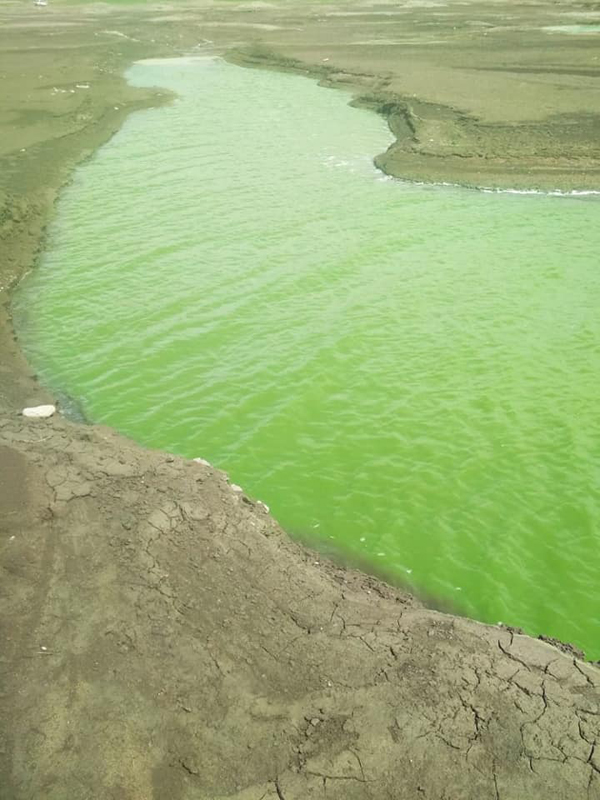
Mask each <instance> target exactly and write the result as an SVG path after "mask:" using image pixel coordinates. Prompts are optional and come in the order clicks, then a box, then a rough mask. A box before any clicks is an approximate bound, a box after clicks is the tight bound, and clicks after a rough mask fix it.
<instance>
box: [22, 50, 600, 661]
mask: <svg viewBox="0 0 600 800" xmlns="http://www.w3.org/2000/svg"><path fill="white" fill-rule="evenodd" d="M130 79H131V80H132V82H134V83H136V84H138V85H152V84H160V85H161V86H164V87H169V88H171V89H173V90H175V91H177V92H178V93H179V94H180V99H179V100H178V101H177V102H175V103H174V104H173V105H171V106H169V107H166V108H162V109H155V110H150V111H144V112H140V113H137V114H135V115H134V116H132V117H131V118H129V120H128V121H127V122H126V124H125V126H124V127H123V129H122V130H121V131H120V133H119V134H118V135H117V136H115V137H114V139H113V140H112V141H111V142H110V143H109V144H108V145H106V146H105V147H104V148H102V149H101V150H100V151H99V152H98V153H97V154H96V155H95V157H94V158H93V159H92V160H91V161H89V162H88V163H87V164H85V165H84V166H83V167H82V168H80V169H79V170H78V171H77V173H76V175H75V178H74V180H73V183H72V184H71V185H70V186H69V187H68V188H67V189H66V190H65V192H64V193H63V196H62V198H61V201H60V203H59V206H58V214H57V218H56V220H55V222H54V223H53V224H52V227H51V233H50V240H49V247H48V250H47V252H46V253H45V255H44V256H43V258H42V261H41V264H40V266H39V268H38V269H37V270H35V271H34V272H33V273H32V274H31V275H30V277H29V278H28V279H27V280H26V281H25V282H24V284H23V286H22V287H21V290H20V292H19V295H18V297H17V299H16V314H17V322H18V327H19V332H20V336H21V339H22V341H23V342H24V345H25V347H26V350H27V352H28V354H29V356H30V358H31V359H32V361H33V362H34V364H35V365H36V367H37V368H38V370H39V372H40V373H41V375H42V376H43V378H44V379H45V380H46V381H47V382H48V383H50V384H51V385H52V386H54V387H56V388H60V390H61V391H62V392H64V393H66V394H68V395H70V396H72V397H74V398H76V400H77V402H78V403H79V404H81V406H82V409H83V412H84V413H85V414H86V415H88V416H89V417H90V418H91V419H93V420H96V421H99V422H103V423H106V424H109V425H112V426H114V427H116V428H118V429H119V430H121V431H124V432H125V433H127V434H129V435H130V436H132V437H133V438H135V439H137V440H139V441H140V442H143V443H145V444H148V445H152V446H155V447H160V448H166V449H167V450H172V451H174V452H177V453H181V454H184V455H186V456H190V457H193V456H203V457H205V458H207V459H209V460H210V461H212V462H213V463H215V464H217V465H218V466H220V467H223V468H225V469H227V471H228V472H229V474H230V475H231V478H232V480H233V481H235V482H236V483H239V484H241V485H242V486H243V487H244V488H245V489H246V491H247V492H248V493H249V494H251V495H253V496H255V497H259V498H260V499H262V500H263V501H265V502H267V503H268V504H269V505H270V506H271V509H272V511H273V513H274V514H275V516H276V517H277V518H278V519H279V521H280V522H281V523H282V525H284V526H285V527H286V528H287V529H288V530H290V531H291V532H293V533H295V534H296V535H298V536H301V537H303V538H305V539H309V540H311V541H317V542H318V543H319V544H320V546H323V547H325V548H326V549H329V548H330V549H332V550H336V549H339V548H341V549H342V550H343V552H344V553H346V554H348V555H349V556H351V557H352V558H354V559H358V560H359V561H360V562H361V563H363V564H364V563H365V562H366V563H367V564H369V565H370V566H371V568H372V569H377V570H383V571H384V572H385V573H386V574H388V575H391V576H392V577H393V578H394V579H395V580H400V581H402V582H406V583H408V585H409V586H411V587H414V588H415V589H417V590H419V591H422V592H425V593H428V594H431V595H433V596H434V597H436V598H438V600H440V601H441V602H443V603H446V604H448V606H449V607H451V608H454V609H456V610H458V611H460V612H462V613H466V614H469V615H472V616H475V617H477V618H479V619H482V620H486V621H489V622H497V621H500V620H502V621H504V622H505V623H507V624H512V625H520V626H522V627H524V628H525V629H526V630H527V631H529V632H531V633H533V634H537V633H539V632H544V633H546V634H549V635H553V636H557V637H560V638H563V639H565V640H568V641H572V642H575V643H576V644H578V645H580V646H582V647H584V648H585V649H586V651H587V652H588V655H589V656H590V657H593V656H595V657H596V658H597V657H599V656H600V610H599V606H598V600H599V596H600V592H599V589H598V586H599V584H600V556H599V547H598V545H599V543H600V533H599V521H600V460H599V454H600V425H599V411H600V402H599V399H598V394H599V393H598V387H599V385H600V384H599V380H598V375H599V373H600V319H599V312H598V309H600V274H599V271H598V259H597V253H598V250H599V247H600V204H599V203H598V202H596V201H593V200H590V199H587V200H586V199H565V198H557V197H540V196H536V197H528V196H519V195H511V194H485V193H480V192H472V191H467V190H460V189H454V188H448V187H438V188H435V187H423V186H416V185H410V184H405V183H402V182H398V181H392V180H387V179H385V178H384V176H382V175H381V174H380V173H378V172H377V171H376V170H375V168H374V167H373V166H372V157H373V155H375V154H376V153H378V152H380V151H382V150H383V149H385V147H386V146H387V144H388V143H389V140H390V136H389V133H388V130H387V127H386V125H385V123H384V122H383V120H381V119H380V118H378V117H377V116H376V115H374V114H372V113H371V112H368V111H365V110H357V109H353V108H351V107H349V106H348V105H347V101H348V96H346V95H344V94H343V93H341V92H338V91H333V90H328V89H323V88H319V87H318V86H317V85H316V84H315V83H314V82H313V81H310V80H307V79H305V78H302V77H297V76H292V75H285V74H283V75H282V74H276V73H272V72H266V71H252V70H244V69H241V68H238V67H234V66H230V65H227V64H224V63H222V62H219V61H211V60H179V61H175V62H173V61H172V62H146V63H144V64H139V65H136V66H135V67H134V68H133V69H132V70H131V72H130Z"/></svg>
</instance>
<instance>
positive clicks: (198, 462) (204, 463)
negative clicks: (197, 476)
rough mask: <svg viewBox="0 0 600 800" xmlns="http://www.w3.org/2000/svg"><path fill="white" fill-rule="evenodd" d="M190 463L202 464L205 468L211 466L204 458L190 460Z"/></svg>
mask: <svg viewBox="0 0 600 800" xmlns="http://www.w3.org/2000/svg"><path fill="white" fill-rule="evenodd" d="M192 461H195V462H196V464H203V465H204V466H205V467H210V466H212V465H211V464H210V462H209V461H207V460H206V459H205V458H192Z"/></svg>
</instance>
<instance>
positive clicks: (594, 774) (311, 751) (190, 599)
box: [0, 9, 600, 800]
mask: <svg viewBox="0 0 600 800" xmlns="http://www.w3.org/2000/svg"><path fill="white" fill-rule="evenodd" d="M64 12H65V13H66V14H69V13H71V14H75V15H76V14H77V12H76V10H74V9H71V10H70V11H69V10H67V9H64ZM61 13H62V11H61ZM133 19H134V22H133V23H131V24H132V25H134V27H135V25H136V24H137V23H136V22H135V20H136V19H137V17H134V18H133ZM93 25H96V22H94V23H93ZM96 27H97V28H99V27H101V26H98V25H96ZM174 31H175V32H174V34H173V41H174V43H173V44H168V45H167V44H164V43H160V44H156V43H150V44H149V43H142V44H140V45H139V46H138V45H135V46H130V45H129V44H128V45H127V48H130V49H129V50H128V52H127V53H125V54H124V53H123V52H121V53H120V55H119V56H118V57H117V58H115V57H114V54H113V55H112V56H111V59H112V64H111V68H110V73H109V77H108V78H107V80H106V84H105V85H104V86H103V88H102V92H103V94H102V93H101V92H100V91H99V94H98V106H97V107H94V109H95V110H94V111H93V113H91V117H90V120H91V122H88V127H87V128H86V127H84V128H83V129H81V130H79V129H76V125H77V124H78V120H77V118H76V117H77V114H79V115H81V114H82V113H87V112H86V111H85V109H86V108H88V107H89V106H85V103H86V102H87V100H86V101H84V102H83V106H78V108H77V109H76V111H75V116H74V117H73V119H74V122H73V124H74V125H75V129H74V131H73V132H72V133H71V134H69V136H70V137H71V138H69V136H67V137H64V136H62V135H59V136H58V137H54V138H50V139H47V140H45V141H42V142H41V143H38V144H34V145H33V148H34V154H33V155H34V162H35V163H36V164H37V165H38V166H37V167H36V169H35V170H34V171H33V172H31V174H30V177H28V178H27V180H26V181H25V185H24V186H20V182H21V175H22V174H23V173H22V171H21V170H20V169H19V168H18V167H14V160H15V158H16V156H15V154H14V153H12V152H11V153H9V154H8V155H7V154H6V153H3V154H2V155H0V158H1V159H2V163H3V164H6V163H7V159H8V162H9V164H10V165H11V169H10V170H9V172H10V173H11V174H14V177H11V175H9V178H8V179H4V178H3V180H2V184H1V185H0V191H1V192H2V194H1V199H2V200H3V203H2V206H1V207H0V212H1V213H0V241H1V242H2V246H3V250H4V253H5V255H6V258H5V261H6V263H7V265H8V268H7V269H6V268H5V270H4V271H3V272H2V273H1V274H0V284H1V285H2V290H1V294H2V306H1V308H0V356H1V358H0V363H1V365H2V366H1V367H0V378H1V385H2V389H1V390H0V430H1V431H2V437H1V442H2V443H1V444H0V479H1V481H2V482H1V484H0V485H1V486H2V487H3V489H5V488H6V487H9V489H10V491H3V492H2V493H0V512H2V513H0V565H1V566H2V568H3V571H4V574H5V576H6V582H5V588H4V594H3V599H2V604H1V608H0V625H1V626H2V629H3V633H5V641H6V642H7V647H6V649H5V653H4V656H3V660H2V662H1V666H0V670H1V671H2V674H3V675H2V678H3V682H4V688H5V694H4V697H3V700H2V706H3V712H4V713H3V719H4V720H5V721H6V722H5V724H4V725H3V726H1V728H0V738H1V740H2V741H3V745H4V746H3V749H2V756H1V757H0V779H1V780H2V783H3V785H4V786H5V787H6V791H7V792H8V794H7V795H6V797H7V800H11V798H15V800H16V798H19V799H21V798H33V797H41V796H44V797H48V798H50V800H52V798H56V800H62V798H63V797H65V796H70V797H77V796H80V794H78V793H80V792H81V791H82V790H83V791H87V790H88V789H91V787H92V786H93V787H94V791H96V792H97V791H98V787H101V791H102V792H103V795H102V796H106V797H109V796H119V797H127V798H142V797H143V798H146V797H152V796H155V797H161V796H164V795H165V794H166V793H167V792H168V793H169V795H172V796H173V797H175V798H188V797H189V798H192V797H197V796H199V794H198V792H200V793H202V794H203V796H204V794H207V793H208V794H210V796H211V797H215V798H217V799H218V800H224V798H225V796H227V797H234V798H236V800H256V798H257V797H260V796H262V797H264V798H265V800H267V799H268V800H277V799H278V798H279V800H281V797H282V796H283V797H285V800H301V799H302V800H304V798H305V797H307V796H310V795H312V794H314V795H315V796H317V795H321V794H323V793H324V791H326V792H327V796H328V797H330V798H333V800H336V799H337V798H339V800H342V798H343V800H352V798H361V800H362V798H365V799H366V798H375V797H377V798H379V797H381V796H386V792H387V796H389V797H393V798H400V797H402V798H403V800H404V798H407V799H412V798H420V797H422V796H431V797H442V796H443V793H444V792H445V791H446V789H447V787H448V786H451V787H452V791H453V792H454V795H453V796H456V797H458V796H460V797H461V798H463V797H464V798H465V800H470V798H472V799H473V800H475V798H477V800H480V798H481V797H488V796H489V797H493V796H496V797H502V798H504V797H508V798H509V800H510V799H511V798H512V799H513V800H517V798H519V799H520V798H521V797H525V796H526V797H529V798H531V800H537V798H539V799H540V800H541V798H545V797H547V796H548V794H549V792H550V791H554V792H556V791H557V790H558V791H562V793H563V795H562V796H564V797H567V798H573V800H579V798H581V797H585V796H587V797H588V798H592V800H594V798H598V797H600V761H598V757H597V756H596V755H595V745H594V743H595V741H596V740H597V739H598V738H599V737H600V727H599V723H598V713H599V712H600V672H599V671H598V670H597V669H596V668H595V667H594V666H592V665H590V664H587V663H585V662H583V661H580V660H579V659H580V657H581V655H582V654H579V653H578V652H576V651H573V650H572V649H571V650H569V649H568V646H566V647H567V650H566V652H563V650H562V649H561V648H562V647H564V646H562V645H560V644H559V643H555V642H551V643H550V644H548V643H546V642H544V641H541V640H536V639H533V638H531V637H528V636H525V635H521V634H520V633H519V632H515V631H514V630H511V629H504V628H498V627H493V626H487V625H484V624H482V623H478V622H475V621H472V620H468V619H463V618H459V617H454V616H450V615H445V614H442V613H440V612H437V611H434V610H431V609H426V608H424V607H422V606H421V604H420V603H419V602H418V600H416V599H415V598H414V597H411V596H410V595H406V594H404V593H403V592H402V591H400V590H397V589H394V588H393V587H391V586H388V585H386V584H385V583H382V582H381V581H379V580H378V579H377V578H374V577H370V576H368V575H365V574H362V573H360V572H356V571H354V570H352V569H345V568H340V567H336V566H334V565H332V564H329V563H327V562H326V560H322V559H321V558H320V557H319V556H315V554H314V553H312V552H311V551H309V550H307V549H305V548H303V547H302V546H301V545H298V544H296V543H294V542H292V541H291V540H290V539H289V538H288V537H287V535H286V534H285V533H284V532H283V531H282V530H281V529H280V528H279V527H278V526H277V524H276V523H275V522H274V521H273V520H272V519H271V518H270V517H269V516H268V514H265V512H264V510H263V509H261V507H260V505H259V504H257V503H256V502H255V501H253V500H251V499H250V498H247V497H245V496H244V495H239V496H238V494H237V493H234V492H232V491H231V489H230V487H229V484H228V482H227V480H226V479H225V477H224V476H223V474H222V473H221V472H220V471H219V470H215V469H213V468H211V467H207V466H203V465H198V464H194V463H193V462H189V461H186V460H185V459H181V458H178V457H175V456H171V455H169V454H166V453H159V452H156V451H151V450H144V449H143V448H141V447H139V446H138V445H136V444H134V443H132V442H129V441H127V440H126V439H124V438H123V437H122V436H120V435H119V434H116V433H114V432H112V431H109V430H107V429H104V428H102V427H100V426H96V425H92V426H82V425H77V424H75V423H71V422H69V421H67V420H64V419H62V418H60V417H59V416H56V417H55V418H53V419H51V420H49V421H46V422H28V421H27V420H23V419H22V418H20V417H19V416H17V414H18V412H19V411H20V409H21V408H22V407H23V406H25V405H30V404H31V405H33V404H38V403H41V402H44V401H46V400H48V399H49V398H50V395H49V392H48V391H47V390H46V389H45V388H44V387H42V386H40V385H39V384H38V383H37V381H36V378H35V376H34V375H33V374H32V371H31V368H30V367H29V366H28V365H27V363H26V361H25V358H24V356H23V354H22V353H21V351H20V349H19V346H18V342H16V340H15V337H14V332H13V331H12V325H11V317H10V307H9V303H10V288H11V287H12V286H14V285H15V283H16V282H18V280H20V279H21V277H22V275H23V274H24V272H25V270H26V269H28V268H32V265H33V266H35V262H36V260H37V258H38V257H39V253H40V252H41V249H42V248H43V245H44V236H45V229H46V225H47V221H48V219H49V218H50V215H51V214H52V213H53V209H54V205H55V202H56V199H57V197H58V195H59V193H60V190H61V188H62V187H63V186H64V185H65V184H66V183H67V182H68V180H69V176H70V175H71V173H72V170H73V169H74V168H76V166H78V164H80V163H82V161H83V160H85V158H88V157H90V156H91V155H92V154H93V152H94V151H95V150H96V149H97V147H99V146H101V144H103V143H104V142H105V141H107V140H108V139H109V138H110V136H111V135H113V134H114V133H115V132H116V130H118V129H119V127H120V126H121V124H122V123H123V121H124V119H125V118H126V117H127V116H128V114H129V113H131V112H132V111H134V110H138V109H141V108H147V107H149V106H152V105H155V104H156V101H157V100H158V99H160V97H161V95H162V96H163V101H164V100H165V98H164V94H165V93H164V92H160V91H159V92H158V93H157V92H156V91H154V90H152V91H149V92H145V91H144V90H138V89H135V90H133V89H132V88H131V87H127V86H126V85H125V83H124V79H123V77H122V71H123V70H124V68H125V64H126V63H127V62H128V61H129V59H130V57H131V61H133V60H139V57H138V56H137V55H135V53H136V52H139V51H140V50H148V51H153V55H152V56H149V57H168V53H167V51H169V50H170V52H171V53H172V54H175V53H176V52H177V47H181V46H182V45H181V42H180V40H179V32H180V30H179V28H177V27H175V29H174ZM90 42H93V39H90ZM184 46H187V45H184ZM171 48H172V49H171ZM109 50H110V48H109ZM107 52H108V51H107ZM129 63H131V62H129ZM268 68H277V67H273V66H269V67H268ZM337 74H339V70H338V71H337ZM343 74H344V75H347V74H348V73H343ZM313 77H314V76H313ZM363 77H364V76H363ZM372 79H373V76H371V77H369V78H368V80H372ZM375 79H377V78H375ZM365 80H367V79H366V78H365ZM339 83H340V82H339V81H334V83H333V84H332V86H335V85H338V84H339ZM326 85H327V84H326ZM342 85H344V84H343V82H342ZM345 88H348V86H347V85H346V86H345ZM357 88H359V89H360V88H361V87H360V86H359V87H357ZM363 88H364V85H363ZM393 97H394V102H396V101H397V97H398V96H397V95H393ZM67 100H69V98H67ZM366 102H367V101H365V103H366ZM370 102H374V103H377V104H379V105H381V103H382V102H383V100H382V98H381V97H375V98H373V97H372V98H371V100H370ZM115 105H117V106H118V109H116V110H115V113H116V114H117V115H118V116H113V117H111V118H107V117H106V115H105V112H106V111H107V110H109V109H110V108H113V109H114V106H115ZM82 107H83V109H84V110H83V111H82ZM101 112H102V113H101ZM66 113H67V114H72V113H73V112H71V111H70V110H69V109H67V112H66ZM380 113H381V112H380ZM94 114H96V116H94ZM52 124H54V121H53V122H52ZM58 124H60V121H59V122H58V123H57V125H58ZM402 124H404V123H402ZM96 125H99V128H98V127H95V126H96ZM398 141H399V140H398ZM36 147H37V148H39V150H38V151H35V148H36ZM392 147H393V145H392ZM46 151H48V152H51V151H54V152H53V156H52V158H50V157H49V156H48V155H45V153H46ZM388 153H389V150H388ZM397 155H398V154H397ZM26 157H27V158H29V154H28V155H27V156H26ZM405 158H406V153H400V155H399V156H398V158H396V156H394V157H393V158H392V159H391V164H392V166H391V167H390V168H393V169H395V168H396V167H397V165H398V164H399V163H400V162H401V161H402V159H405ZM61 159H62V160H61ZM39 165H46V166H44V167H43V169H42V170H41V171H40V168H39ZM599 169H600V168H599ZM599 174H600V173H599ZM461 185H464V184H461ZM11 189H12V191H11ZM27 265H29V266H27ZM272 566H275V567H276V568H274V569H271V567H272ZM232 576H235V577H236V580H235V582H234V583H232ZM23 683H25V685H26V686H27V687H28V692H26V693H24V692H23V691H22V690H21V688H20V687H21V686H22V685H23ZM36 730H40V731H41V735H40V736H36V735H34V732H35V731H36ZM73 731H76V732H77V736H76V738H75V739H74V738H73V733H72V732H73ZM565 731H566V732H567V733H566V734H565ZM565 736H566V738H565ZM148 742H150V744H148ZM257 745H258V747H257ZM558 764H560V768H559V767H558V766H556V765H558ZM399 776H400V777H399ZM84 787H85V788H84ZM115 793H116V794H115Z"/></svg>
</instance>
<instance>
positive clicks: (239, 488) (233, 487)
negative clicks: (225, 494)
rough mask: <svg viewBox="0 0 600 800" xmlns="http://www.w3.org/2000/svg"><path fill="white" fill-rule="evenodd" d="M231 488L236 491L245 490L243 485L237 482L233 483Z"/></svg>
mask: <svg viewBox="0 0 600 800" xmlns="http://www.w3.org/2000/svg"><path fill="white" fill-rule="evenodd" d="M231 488H232V490H233V491H234V492H243V491H244V490H243V489H242V487H241V486H238V485H237V483H232V484H231Z"/></svg>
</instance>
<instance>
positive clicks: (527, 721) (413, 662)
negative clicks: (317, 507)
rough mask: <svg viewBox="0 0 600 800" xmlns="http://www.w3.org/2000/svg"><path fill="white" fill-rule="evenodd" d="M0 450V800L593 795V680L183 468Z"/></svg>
mask: <svg viewBox="0 0 600 800" xmlns="http://www.w3.org/2000/svg"><path fill="white" fill-rule="evenodd" d="M0 430H1V433H2V440H3V442H4V445H3V447H4V459H3V463H4V464H5V465H6V464H7V463H8V464H9V465H10V467H9V468H8V469H7V472H8V474H9V475H10V479H11V481H12V484H13V490H12V492H11V493H10V494H9V495H7V496H4V500H3V507H2V517H1V518H2V520H3V523H2V531H1V535H2V548H3V549H2V567H3V582H2V587H3V601H2V605H3V614H2V627H3V636H4V642H5V644H4V648H3V660H2V672H3V692H4V696H3V700H2V706H3V714H2V734H3V740H4V746H3V755H2V758H3V769H2V775H1V778H0V779H1V783H2V787H3V793H2V797H3V798H42V797H43V798H47V799H48V800H51V799H52V800H54V799H56V800H63V798H66V797H69V798H84V797H86V798H87V797H94V798H96V797H98V798H100V797H102V798H151V797H154V798H166V797H169V798H177V799H178V798H202V799H203V800H204V798H211V799H212V798H214V799H215V800H217V799H218V800H224V799H225V798H236V800H258V798H265V800H266V798H272V800H281V798H284V799H285V800H304V798H308V797H328V798H334V799H337V798H339V800H352V798H361V800H363V799H366V798H373V800H375V799H377V800H379V798H382V797H387V798H421V797H423V798H447V800H456V799H457V798H461V800H462V799H463V798H464V800H468V799H470V798H472V800H481V798H502V800H506V799H507V798H510V799H511V800H523V798H528V799H529V800H533V798H540V800H541V799H542V798H544V800H545V799H546V798H548V797H557V798H559V797H560V798H573V800H575V798H598V797H600V751H596V749H595V742H596V741H598V739H599V737H600V692H599V687H600V672H599V671H598V670H597V669H596V668H595V667H592V666H590V665H587V664H585V663H583V662H581V661H578V660H576V659H574V658H573V656H572V655H571V654H568V653H563V652H561V651H560V650H558V649H556V648H555V647H553V646H551V645H549V644H546V643H545V642H541V641H536V640H533V639H530V638H528V637H526V636H521V635H518V634H513V633H511V632H510V631H507V630H504V629H501V628H491V627H486V626H484V625H480V624H478V623H476V622H471V621H468V620H463V619H458V618H454V617H450V616H446V615H443V614H439V613H437V612H435V611H431V610H427V609H424V608H422V607H420V606H419V605H418V603H416V602H415V601H414V600H412V599H411V598H410V597H408V596H405V595H403V594H401V593H398V592H397V591H395V590H394V589H392V588H390V587H388V586H385V585H384V584H381V583H379V582H378V581H376V580H374V579H372V578H368V577H366V576H365V575H362V574H360V573H354V572H349V571H345V570H341V569H335V568H333V567H331V566H328V565H323V564H321V563H319V559H318V558H317V557H315V556H314V554H311V553H309V552H307V551H305V550H304V549H302V548H301V547H299V546H298V545H296V544H294V543H292V542H291V541H290V540H289V538H288V537H287V536H286V534H285V533H284V532H283V531H281V530H280V528H279V527H278V526H277V524H276V523H275V522H274V521H273V520H272V519H271V518H270V517H269V515H268V514H267V513H266V511H265V509H264V507H263V506H261V505H259V504H256V503H254V502H253V501H251V500H249V499H248V498H246V497H245V496H244V495H243V494H241V493H239V492H236V491H234V490H233V489H232V488H231V486H230V485H229V484H228V483H227V480H226V479H225V477H224V476H223V474H222V473H219V472H218V471H216V470H213V469H211V468H209V467H206V466H204V465H201V464H198V463H195V462H193V461H185V460H182V459H179V458H174V457H173V456H169V455H167V454H164V453H156V452H148V451H144V450H142V449H140V448H138V447H136V446H135V445H133V444H128V443H127V442H125V441H123V439H121V438H120V437H118V436H116V435H115V434H113V433H111V432H110V431H107V430H103V429H101V428H87V427H77V426H74V425H71V424H67V423H65V422H64V421H62V420H60V419H58V418H56V419H54V420H52V421H50V422H24V421H21V420H19V419H7V418H5V419H4V420H3V421H2V428H1V429H0ZM7 502H8V505H6V503H7ZM11 515H12V517H11ZM11 519H12V521H10V520H11Z"/></svg>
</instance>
